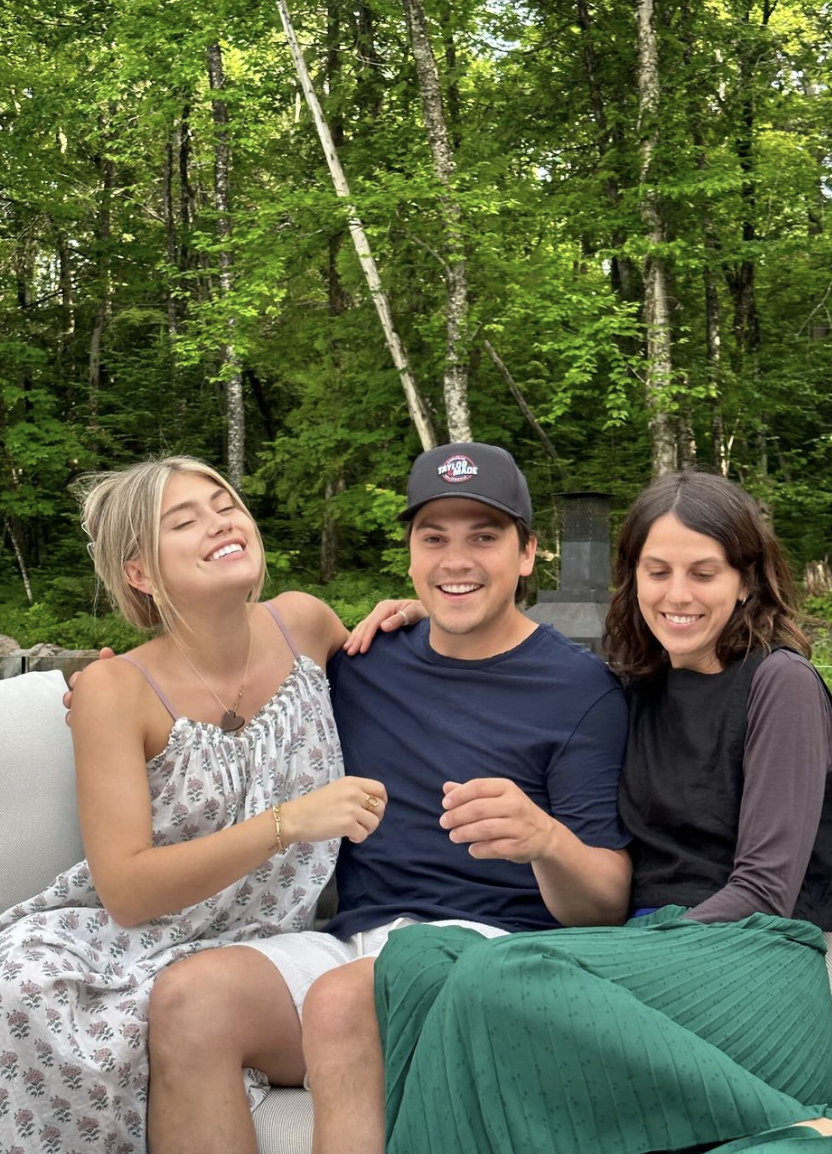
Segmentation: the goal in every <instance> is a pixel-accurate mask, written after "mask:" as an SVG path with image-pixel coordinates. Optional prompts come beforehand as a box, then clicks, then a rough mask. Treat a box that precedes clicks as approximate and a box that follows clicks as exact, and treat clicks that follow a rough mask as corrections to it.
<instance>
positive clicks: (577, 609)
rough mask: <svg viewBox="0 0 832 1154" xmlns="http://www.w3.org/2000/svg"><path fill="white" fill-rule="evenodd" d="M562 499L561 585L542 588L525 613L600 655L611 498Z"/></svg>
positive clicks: (565, 496)
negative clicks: (535, 600) (534, 601)
mask: <svg viewBox="0 0 832 1154" xmlns="http://www.w3.org/2000/svg"><path fill="white" fill-rule="evenodd" d="M561 500H562V502H563V536H562V538H561V549H560V587H559V588H558V589H557V590H551V589H544V590H541V591H540V592H539V593H538V595H537V604H536V605H532V607H531V608H530V609H527V610H526V615H527V616H528V617H530V618H531V619H532V621H540V622H544V623H546V624H549V625H554V627H555V628H556V629H559V630H560V632H561V633H563V634H564V636H566V637H569V638H570V639H571V640H572V641H577V642H578V644H579V645H585V646H586V647H587V649H591V650H592V651H593V652H594V653H601V651H602V639H603V636H604V619H605V618H606V615H607V608H608V606H609V602H610V522H609V516H610V499H609V496H608V495H607V494H606V493H564V494H563V496H562V498H561Z"/></svg>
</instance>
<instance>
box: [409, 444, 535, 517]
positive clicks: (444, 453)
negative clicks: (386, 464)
mask: <svg viewBox="0 0 832 1154" xmlns="http://www.w3.org/2000/svg"><path fill="white" fill-rule="evenodd" d="M444 497H465V498H467V499H468V500H469V501H481V502H482V504H483V505H491V507H492V508H494V509H501V510H502V512H503V513H508V515H509V517H513V518H514V519H515V520H523V521H525V522H526V524H527V525H530V524H531V520H532V501H531V497H530V496H529V486H528V485H527V484H526V478H525V477H524V476H523V474H522V473H521V472H520V470H519V469H518V468H517V465H516V463H515V461H514V457H512V455H511V453H508V452H506V450H505V449H500V448H498V447H497V446H496V445H483V444H481V443H480V442H478V441H459V442H457V443H455V444H451V445H440V446H439V448H437V449H428V451H427V452H426V453H422V455H421V456H419V457H417V458H416V460H415V461H414V462H413V468H412V469H411V470H410V477H409V478H408V482H407V508H406V509H405V511H404V512H403V513H400V514H399V520H400V521H411V520H412V519H413V518H414V517H415V515H416V513H417V512H418V511H419V509H421V507H422V506H423V505H426V504H427V503H428V501H438V500H441V499H442V498H444Z"/></svg>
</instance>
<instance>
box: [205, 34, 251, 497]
mask: <svg viewBox="0 0 832 1154" xmlns="http://www.w3.org/2000/svg"><path fill="white" fill-rule="evenodd" d="M208 81H209V84H210V86H211V91H212V93H214V96H213V98H212V100H211V108H212V111H213V115H214V124H215V125H216V128H217V135H216V143H215V147H214V201H215V204H216V209H217V237H218V239H219V242H220V259H219V265H220V270H219V289H220V297H221V299H222V300H223V301H225V302H226V303H227V302H228V298H229V296H230V295H231V289H232V285H233V276H234V269H233V258H232V255H231V248H230V241H231V181H230V169H231V163H230V147H229V143H228V107H227V105H226V103H225V101H224V100H222V99H221V98H220V97H219V96H218V95H217V93H220V92H222V90H223V88H224V87H225V75H224V73H223V65H222V51H221V49H220V46H219V44H211V45H209V47H208ZM236 325H237V321H236V318H235V317H234V316H233V315H231V314H229V316H228V319H227V321H226V334H227V340H226V343H225V345H224V346H223V348H222V354H221V355H222V363H223V367H224V372H223V380H224V382H225V393H226V421H227V427H228V442H227V456H228V478H229V480H230V481H231V484H232V485H233V486H234V487H235V488H239V485H240V481H241V480H242V476H243V469H244V466H245V436H246V423H245V404H244V401H243V374H242V371H241V368H240V360H239V357H238V356H237V347H236Z"/></svg>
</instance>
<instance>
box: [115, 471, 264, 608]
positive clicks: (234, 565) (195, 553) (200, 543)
mask: <svg viewBox="0 0 832 1154" xmlns="http://www.w3.org/2000/svg"><path fill="white" fill-rule="evenodd" d="M262 564H263V558H262V550H261V547H260V539H259V535H258V533H257V530H256V529H255V526H254V522H253V521H252V520H251V518H250V517H249V516H248V514H247V513H246V512H245V510H243V509H242V508H241V507H240V505H239V504H238V503H237V501H236V500H235V498H234V497H233V495H232V494H231V493H230V492H229V490H228V489H226V488H225V487H224V486H223V485H220V484H218V483H217V480H216V479H215V478H213V477H210V476H206V475H205V474H203V473H198V472H192V471H181V472H175V473H173V474H172V475H171V477H170V479H169V481H168V482H167V485H166V486H165V491H164V494H163V496H162V505H161V516H160V521H159V552H158V573H159V579H158V583H157V584H158V585H159V586H161V589H157V591H156V596H157V597H158V596H159V595H160V594H161V595H162V596H163V597H164V598H166V599H167V600H168V601H170V602H171V603H173V604H174V605H185V604H188V602H189V600H191V599H193V598H200V597H201V596H202V595H203V594H205V593H208V594H211V595H214V594H218V593H224V592H233V593H234V595H236V596H239V595H240V593H242V594H243V595H245V594H247V593H248V592H249V591H250V590H252V589H254V588H255V587H256V586H257V584H258V580H259V575H260V572H261V568H262ZM125 571H126V573H127V578H128V580H129V581H130V583H131V584H132V585H133V586H134V587H135V588H137V589H141V590H142V591H143V592H146V593H152V585H153V582H152V580H151V575H150V573H149V571H148V566H146V565H145V564H144V562H143V561H142V560H141V559H137V560H136V561H130V562H128V564H127V565H126V566H125Z"/></svg>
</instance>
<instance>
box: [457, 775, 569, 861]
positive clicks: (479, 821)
mask: <svg viewBox="0 0 832 1154" xmlns="http://www.w3.org/2000/svg"><path fill="white" fill-rule="evenodd" d="M442 788H443V790H444V792H445V796H444V798H443V799H442V805H443V807H444V809H445V812H444V813H443V815H442V817H441V818H440V819H439V824H440V825H441V826H442V828H443V829H446V830H448V831H449V837H450V839H451V841H453V842H459V843H462V844H464V843H466V842H467V843H468V853H469V854H470V855H471V857H475V858H502V859H503V860H505V861H513V862H535V861H537V860H538V859H539V858H541V857H543V856H544V855H546V856H550V855H551V854H552V852H553V851H552V842H553V840H554V838H555V837H556V836H557V829H558V825H559V823H558V822H556V821H555V820H554V818H552V817H550V815H549V814H548V813H546V811H545V810H542V809H541V808H540V806H539V805H535V803H534V802H533V801H531V800H530V799H529V798H528V797H527V796H526V794H525V793H523V791H522V789H520V787H519V786H517V785H515V784H514V782H513V781H508V780H507V779H506V778H501V777H483V778H474V779H473V780H472V781H466V782H464V783H463V784H460V783H459V782H456V781H446V782H445V784H444V786H443V787H442Z"/></svg>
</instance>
